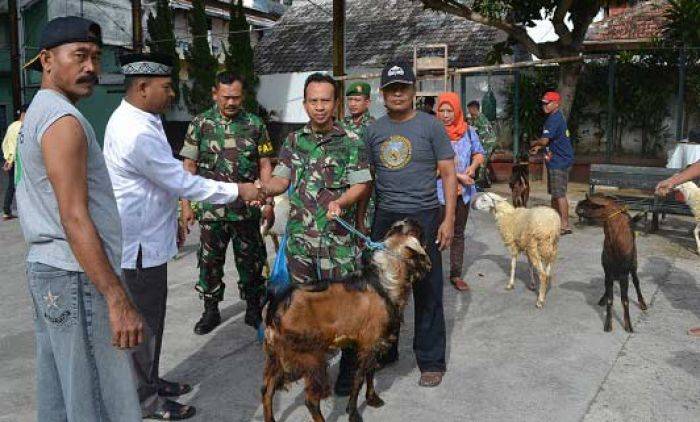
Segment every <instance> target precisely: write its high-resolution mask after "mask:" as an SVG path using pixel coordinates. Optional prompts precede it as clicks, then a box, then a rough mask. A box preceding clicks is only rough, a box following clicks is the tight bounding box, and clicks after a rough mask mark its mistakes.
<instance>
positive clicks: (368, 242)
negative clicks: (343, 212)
mask: <svg viewBox="0 0 700 422" xmlns="http://www.w3.org/2000/svg"><path fill="white" fill-rule="evenodd" d="M334 219H335V221H336V223H338V224H340V225H341V226H343V227H344V228H345V230H347V231H349V232H350V233H352V234H354V235H355V236H357V237H359V238H360V239H362V241H363V242H365V247H366V248H367V249H369V250H371V251H377V250H384V249H386V245H385V244H384V242H375V241H374V240H372V239H371V238H370V237H369V236H367V235H365V234H364V233H362V232H361V231H359V230H357V229H356V228H355V226H353V225H352V224H350V223H348V222H347V221H345V220H343V219H342V218H340V217H339V216H337V215H336V216H335V217H334Z"/></svg>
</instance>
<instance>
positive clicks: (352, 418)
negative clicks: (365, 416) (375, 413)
mask: <svg viewBox="0 0 700 422" xmlns="http://www.w3.org/2000/svg"><path fill="white" fill-rule="evenodd" d="M367 360H368V359H367V352H361V351H359V350H358V361H357V372H355V378H354V379H353V380H352V389H351V390H350V400H348V406H347V407H346V408H345V412H346V413H347V414H348V421H349V422H362V415H360V411H359V410H357V396H358V395H359V394H360V389H361V388H362V382H363V381H364V378H365V374H366V373H367V369H368V365H367V363H368V362H367Z"/></svg>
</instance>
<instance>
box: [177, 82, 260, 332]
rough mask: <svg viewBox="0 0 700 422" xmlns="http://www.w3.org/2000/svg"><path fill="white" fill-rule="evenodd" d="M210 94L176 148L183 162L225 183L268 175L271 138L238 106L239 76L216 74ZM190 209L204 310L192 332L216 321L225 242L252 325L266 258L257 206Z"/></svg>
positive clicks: (187, 215) (186, 217) (185, 206)
mask: <svg viewBox="0 0 700 422" xmlns="http://www.w3.org/2000/svg"><path fill="white" fill-rule="evenodd" d="M213 96H214V100H215V102H216V105H214V107H212V108H211V109H209V110H207V111H205V112H204V113H202V114H200V115H198V116H196V117H195V118H194V120H193V121H192V123H191V124H190V126H189V128H188V131H187V136H186V138H185V144H184V146H183V148H182V151H180V155H182V156H183V157H184V158H185V167H186V168H187V169H188V170H189V171H191V172H193V173H196V174H199V175H201V176H203V177H206V178H208V179H213V180H219V181H225V182H253V181H255V180H257V179H261V180H262V181H263V182H264V181H266V180H269V178H270V174H271V170H272V165H271V163H270V158H269V157H270V156H271V155H272V154H273V147H272V143H271V142H270V138H269V135H268V133H267V129H266V128H265V125H264V123H263V122H262V120H261V119H260V118H259V117H258V116H256V115H254V114H251V113H247V112H245V111H243V110H242V109H241V106H242V103H243V80H242V78H241V77H239V76H237V75H235V74H233V73H230V72H223V73H220V74H219V75H217V84H216V86H215V87H214V89H213ZM271 207H272V205H271V204H268V205H266V208H265V209H264V211H263V212H265V213H266V218H269V214H270V212H271ZM182 209H183V220H185V221H186V223H187V224H188V225H189V224H191V223H192V220H193V218H194V216H193V215H192V212H191V208H190V204H189V203H186V202H185V201H183V206H182ZM195 209H196V218H197V220H198V221H199V225H200V231H201V235H200V236H201V237H200V248H199V254H198V259H199V280H198V281H197V284H196V286H195V289H196V290H197V291H198V292H199V294H200V297H201V298H203V299H204V313H203V314H202V318H201V319H200V320H199V321H198V322H197V324H196V325H195V328H194V331H195V333H197V334H206V333H208V332H210V331H211V330H213V329H214V328H215V327H216V326H217V325H218V324H219V323H220V322H221V316H220V314H219V307H218V302H219V301H221V300H223V297H224V288H225V284H224V283H223V281H222V278H223V275H224V271H223V267H224V262H225V258H226V248H227V247H228V244H229V242H230V243H231V244H232V247H233V252H234V258H235V263H236V269H237V270H238V276H239V279H238V289H239V293H240V297H241V299H243V300H245V301H246V315H245V323H246V324H248V325H250V326H252V327H257V326H258V324H259V323H260V321H261V303H262V299H263V297H264V294H265V281H264V279H263V276H262V271H263V266H264V264H265V262H266V259H267V253H266V250H265V242H264V241H263V238H262V236H261V234H260V218H261V211H260V209H259V208H258V207H256V206H248V205H246V204H245V203H244V202H242V201H240V200H239V201H236V202H234V203H233V204H228V205H212V204H204V203H199V204H196V205H195Z"/></svg>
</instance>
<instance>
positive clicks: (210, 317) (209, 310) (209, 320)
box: [194, 301, 221, 335]
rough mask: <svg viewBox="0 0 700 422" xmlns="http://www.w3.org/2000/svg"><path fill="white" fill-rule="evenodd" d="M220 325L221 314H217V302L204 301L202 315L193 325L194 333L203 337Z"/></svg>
mask: <svg viewBox="0 0 700 422" xmlns="http://www.w3.org/2000/svg"><path fill="white" fill-rule="evenodd" d="M219 324H221V314H220V313H219V302H215V301H205V302H204V313H203V314H202V317H201V318H200V319H199V321H197V323H196V324H195V325H194V333H195V334H199V335H203V334H208V333H210V332H211V331H212V330H213V329H214V328H216V327H217V326H218V325H219Z"/></svg>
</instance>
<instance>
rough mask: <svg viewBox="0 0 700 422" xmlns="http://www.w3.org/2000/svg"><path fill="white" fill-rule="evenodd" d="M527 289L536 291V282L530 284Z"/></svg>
mask: <svg viewBox="0 0 700 422" xmlns="http://www.w3.org/2000/svg"><path fill="white" fill-rule="evenodd" d="M527 289H528V290H530V291H533V292H534V291H535V283H530V284H528V285H527Z"/></svg>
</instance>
